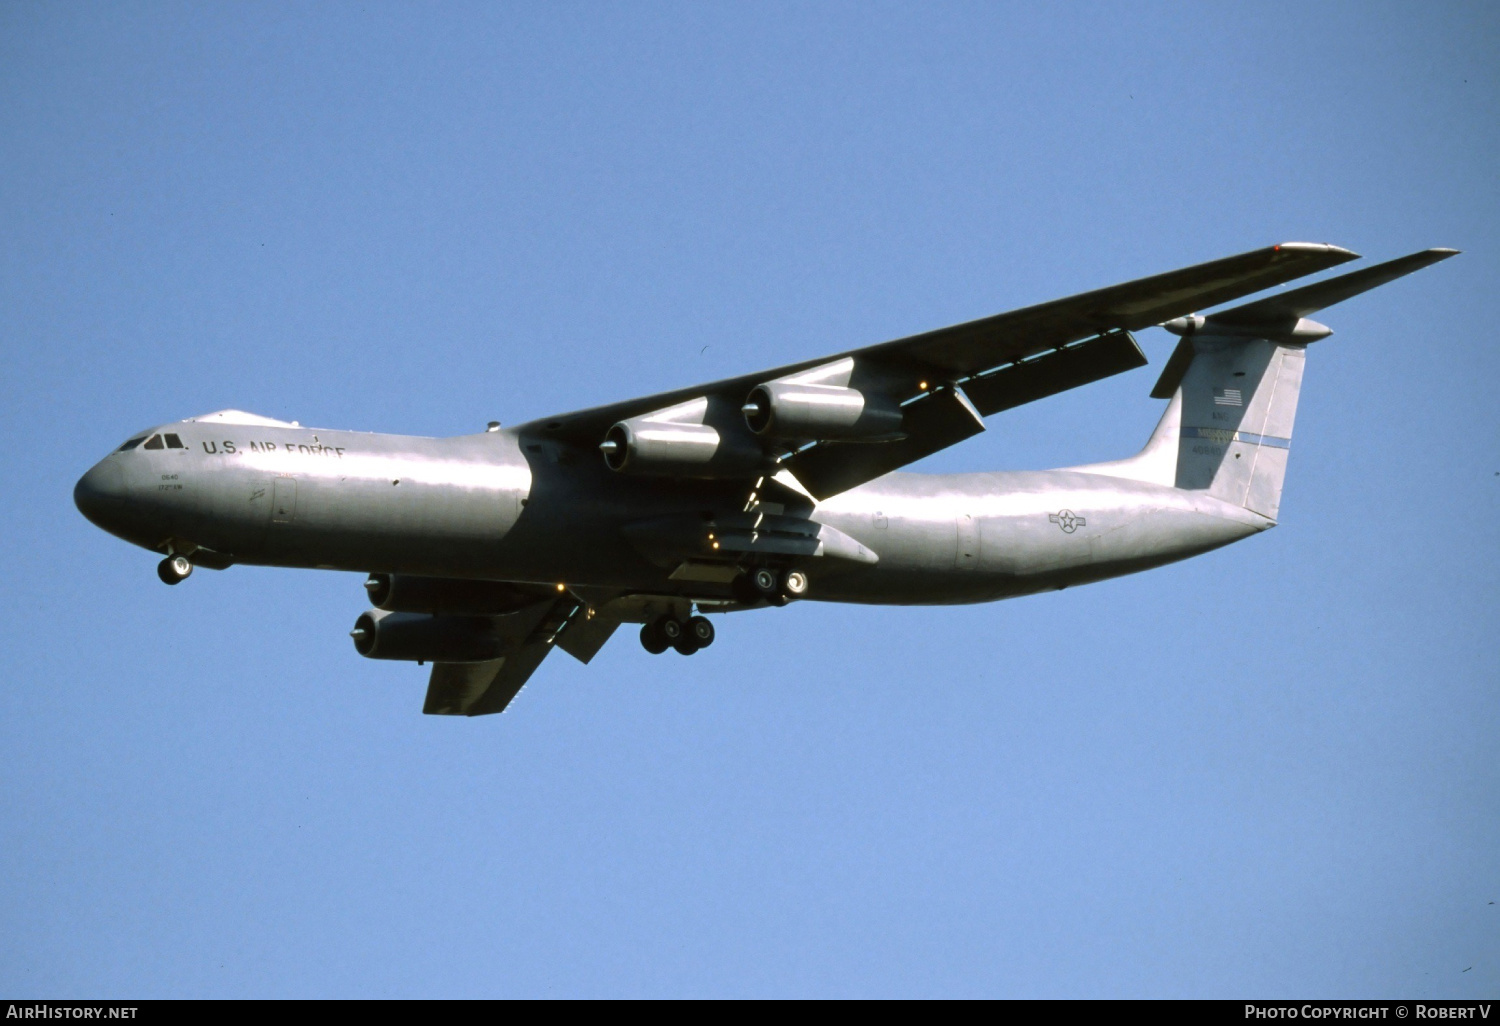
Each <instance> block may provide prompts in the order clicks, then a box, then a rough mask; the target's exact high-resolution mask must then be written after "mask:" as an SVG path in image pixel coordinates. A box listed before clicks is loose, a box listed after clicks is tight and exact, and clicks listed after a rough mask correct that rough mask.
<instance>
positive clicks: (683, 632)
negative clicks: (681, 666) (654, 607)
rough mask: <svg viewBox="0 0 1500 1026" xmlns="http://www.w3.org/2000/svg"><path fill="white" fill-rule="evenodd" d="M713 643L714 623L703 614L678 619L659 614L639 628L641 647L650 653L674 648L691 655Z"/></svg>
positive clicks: (658, 652)
mask: <svg viewBox="0 0 1500 1026" xmlns="http://www.w3.org/2000/svg"><path fill="white" fill-rule="evenodd" d="M713 643H714V625H713V624H711V623H709V622H708V618H707V617H704V616H693V617H689V618H688V619H686V620H678V619H676V618H674V617H670V616H659V617H657V618H656V619H655V620H652V621H651V622H650V623H648V624H646V625H645V626H644V627H642V628H641V647H642V648H644V649H645V650H646V651H647V652H650V653H651V654H652V655H661V654H662V653H663V652H665V651H666V650H667V649H669V648H675V649H676V650H677V651H678V652H679V653H681V654H682V655H692V654H693V653H694V652H696V651H698V650H699V649H703V648H707V647H708V646H709V645H712V644H713Z"/></svg>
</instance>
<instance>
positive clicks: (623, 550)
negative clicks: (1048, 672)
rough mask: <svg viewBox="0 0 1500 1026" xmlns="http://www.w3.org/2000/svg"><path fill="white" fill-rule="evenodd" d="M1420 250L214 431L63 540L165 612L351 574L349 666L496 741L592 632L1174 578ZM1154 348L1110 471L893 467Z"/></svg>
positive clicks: (139, 466)
mask: <svg viewBox="0 0 1500 1026" xmlns="http://www.w3.org/2000/svg"><path fill="white" fill-rule="evenodd" d="M1454 252H1455V251H1454V250H1449V249H1429V250H1425V251H1423V252H1420V253H1414V254H1412V255H1411V256H1407V257H1402V258H1401V259H1398V260H1392V261H1390V262H1388V263H1384V264H1380V265H1378V266H1374V267H1370V268H1367V269H1365V270H1362V271H1355V272H1353V273H1352V274H1345V275H1342V276H1339V277H1335V278H1331V279H1328V280H1325V281H1321V282H1318V283H1316V284H1313V285H1307V286H1304V287H1302V288H1298V289H1294V290H1291V291H1285V292H1279V293H1275V294H1272V295H1271V296H1270V297H1269V298H1264V299H1261V300H1258V301H1253V302H1250V303H1248V304H1245V305H1241V306H1236V307H1233V308H1231V309H1227V310H1223V311H1220V312H1217V313H1209V314H1206V315H1203V314H1200V313H1198V311H1202V310H1204V309H1207V308H1209V307H1212V306H1217V305H1220V304H1224V303H1228V302H1232V301H1234V300H1238V299H1241V298H1243V297H1245V296H1248V295H1251V294H1252V293H1255V292H1258V291H1261V290H1263V289H1267V288H1270V287H1273V286H1277V285H1281V284H1283V283H1285V282H1288V281H1291V280H1293V279H1295V278H1299V277H1302V276H1303V275H1306V274H1312V273H1315V272H1318V271H1323V270H1326V269H1328V268H1331V267H1334V266H1336V265H1338V264H1342V263H1344V262H1345V261H1349V260H1354V259H1357V254H1355V253H1351V252H1350V251H1348V250H1346V249H1341V248H1339V247H1337V246H1329V245H1318V244H1310V243H1284V244H1282V245H1279V246H1271V247H1268V248H1266V249H1259V250H1254V251H1252V252H1249V253H1243V254H1241V255H1239V256H1233V257H1228V258H1226V259H1223V260H1215V261H1212V262H1210V263H1205V264H1198V265H1196V266H1193V267H1187V268H1183V269H1182V270H1178V271H1172V272H1169V273H1167V274H1159V275H1156V276H1154V277H1150V278H1142V279H1140V280H1138V281H1132V282H1127V283H1126V284H1123V285H1115V286H1112V287H1110V288H1105V289H1099V290H1097V291H1094V292H1086V293H1083V294H1081V295H1077V296H1073V297H1070V298H1067V299H1060V300H1055V301H1053V302H1050V303H1042V304H1040V305H1037V306H1030V307H1026V308H1023V309H1020V310H1014V311H1011V312H1010V313H1003V314H999V315H996V316H994V317H988V318H985V319H983V320H977V321H971V322H968V323H966V324H959V325H955V326H953V327H949V328H943V329H940V330H938V331H931V332H927V333H926V334H922V335H915V336H912V337H910V338H904V339H899V340H897V341H894V342H886V343H883V344H881V345H874V346H869V347H866V348H863V349H856V350H852V351H850V352H846V353H841V354H839V355H836V356H829V357H823V358H820V359H813V360H806V361H803V362H802V363H797V364H792V365H791V366H786V367H778V368H775V369H773V370H768V371H762V372H761V373H758V374H747V375H743V376H741V377H736V378H729V379H727V380H724V381H716V382H713V383H711V384H707V385H698V386H694V387H692V388H683V389H679V390H677V391H674V392H666V393H662V394H660V395H653V396H647V397H645V398H642V399H631V400H628V401H626V402H620V403H614V404H611V405H608V406H599V407H595V408H593V409H587V410H582V411H579V412H576V413H566V414H562V415H560V416H556V417H547V418H544V419H542V420H536V421H532V422H530V423H527V424H522V425H520V426H519V427H515V428H506V429H501V428H500V426H499V425H498V424H492V425H491V429H490V430H488V431H485V432H483V433H480V434H474V435H465V436H461V437H457V438H413V437H407V436H399V435H381V434H365V433H357V432H349V431H333V430H327V429H322V428H319V429H313V428H304V427H301V426H299V425H298V424H297V423H295V422H287V421H281V420H273V419H271V418H269V417H260V416H255V415H253V414H249V413H242V412H239V411H236V410H225V411H222V412H219V413H211V414H207V415H205V416H201V417H190V418H188V419H187V420H183V421H178V422H175V423H171V424H163V425H160V426H158V427H154V428H149V429H147V430H144V431H141V432H138V433H136V434H134V435H132V436H131V437H130V438H129V439H128V440H127V441H126V442H125V443H124V444H123V445H121V446H120V447H119V448H118V449H116V450H115V451H114V452H113V453H111V454H110V455H108V456H106V457H105V458H104V459H103V460H102V461H100V462H99V463H98V464H97V465H96V466H95V467H94V468H93V469H91V470H90V471H89V472H88V473H87V474H85V475H84V476H83V478H82V479H81V480H80V481H79V482H78V486H77V488H76V489H75V491H74V499H75V501H76V503H77V505H78V508H79V509H80V510H81V511H82V512H83V514H84V515H85V516H87V517H88V518H89V519H90V520H91V521H93V522H94V523H95V524H97V525H99V526H100V527H102V528H104V529H105V530H107V531H109V532H111V533H113V534H116V535H118V536H119V537H121V538H124V539H126V540H127V541H130V542H133V543H135V544H137V545H140V546H142V547H144V548H147V549H151V550H154V551H156V552H159V553H161V554H162V555H163V556H164V557H165V558H164V559H162V561H161V563H160V565H159V567H158V573H159V574H160V576H161V579H162V580H163V581H165V582H167V583H168V584H176V583H178V582H180V581H182V580H184V579H185V578H187V577H188V575H189V574H191V573H192V572H193V568H194V567H197V566H202V567H207V568H211V569H216V570H222V569H224V568H226V567H229V566H231V565H233V564H235V563H246V564H258V565H269V566H283V567H308V568H317V569H329V570H354V571H361V572H365V573H368V574H369V577H368V580H367V581H366V588H367V589H368V591H369V598H370V602H371V603H372V604H373V605H374V606H375V608H374V609H371V610H369V611H368V612H366V613H363V614H362V615H361V616H360V617H359V618H358V620H357V622H356V623H355V626H354V630H353V632H352V634H353V637H354V644H355V647H356V648H357V649H358V651H359V652H360V654H362V655H365V656H369V657H371V658H375V659H400V660H408V661H412V662H418V663H429V662H430V663H432V664H433V665H432V671H431V677H430V679H429V683H428V687H427V700H426V704H425V706H424V711H425V712H429V713H446V714H464V715H470V716H474V715H480V714H483V713H493V712H500V711H501V710H503V709H504V708H505V707H506V706H507V705H508V704H509V702H510V701H511V699H512V698H513V697H514V696H515V694H516V693H517V692H518V691H519V690H520V689H521V687H522V686H523V685H524V684H525V683H526V680H527V679H528V678H529V677H530V676H531V674H532V673H533V672H534V671H535V670H536V668H537V667H538V666H539V665H540V664H541V662H542V660H543V659H544V658H545V657H546V655H547V653H549V652H550V651H552V649H553V648H554V647H556V648H561V649H562V650H563V651H565V652H568V653H569V654H570V655H572V656H574V657H576V658H578V659H580V660H582V661H583V662H585V663H587V662H588V661H589V660H590V659H591V658H593V656H594V654H595V653H596V652H598V651H599V649H600V648H601V647H602V646H603V645H604V644H605V642H607V641H608V640H609V638H610V637H611V635H613V634H614V632H615V630H616V629H617V628H618V627H619V626H620V625H621V624H622V623H638V624H641V625H642V626H641V631H640V637H641V643H642V644H643V645H644V646H645V648H646V649H647V650H648V651H650V652H653V653H661V652H664V651H666V650H667V649H668V648H672V649H675V650H676V651H678V652H680V653H682V654H684V655H690V654H692V653H694V652H696V651H698V650H700V649H702V648H705V647H707V646H708V645H709V644H711V643H712V642H713V639H714V627H713V624H712V622H711V621H710V620H709V619H708V618H707V617H705V616H704V615H703V614H704V613H727V612H735V611H738V610H748V609H756V608H763V607H768V606H785V605H787V604H788V603H789V602H792V601H794V600H798V599H816V600H822V601H828V602H859V603H892V604H905V605H911V604H938V603H961V602H989V601H992V600H995V599H1002V598H1012V597H1015V596H1018V595H1027V594H1032V593H1035V592H1040V591H1046V590H1050V589H1056V588H1062V587H1067V586H1070V585H1076V584H1084V583H1087V582H1090V581H1098V580H1103V579H1105V578H1108V577H1115V576H1118V575H1120V574H1126V573H1132V572H1134V571H1137V570H1145V569H1148V568H1151V567H1155V566H1161V565H1162V564H1164V563H1170V562H1172V561H1174V560H1179V559H1185V558H1187V557H1189V556H1194V555H1198V554H1200V553H1203V552H1207V551H1209V550H1211V549H1215V548H1218V547H1220V546H1222V545H1227V544H1228V543H1230V542H1233V541H1237V540H1239V539H1241V538H1245V537H1248V536H1250V535H1253V534H1257V533H1259V532H1261V531H1264V530H1266V529H1267V528H1269V527H1273V526H1275V524H1276V518H1277V511H1278V507H1279V506H1280V503H1281V487H1282V481H1283V479H1284V477H1285V474H1286V466H1287V454H1288V448H1289V446H1290V443H1291V437H1292V422H1293V418H1294V417H1295V415H1296V412H1297V400H1298V396H1299V394H1300V392H1301V388H1302V371H1303V364H1304V359H1305V355H1306V351H1307V347H1308V346H1309V345H1310V344H1311V343H1313V342H1316V341H1318V340H1319V339H1322V338H1325V337H1326V336H1328V335H1329V334H1331V332H1330V330H1329V329H1328V328H1326V327H1324V326H1323V325H1321V324H1319V323H1317V322H1315V321H1312V320H1309V319H1308V318H1309V317H1310V316H1311V315H1312V314H1314V313H1316V312H1317V311H1319V310H1321V309H1323V308H1324V307H1327V306H1330V305H1332V304H1334V303H1338V302H1340V301H1342V300H1345V299H1348V298H1349V297H1351V296H1354V295H1357V294H1358V293H1360V292H1363V291H1365V290H1367V289H1370V288H1374V287H1375V286H1377V285H1381V284H1384V283H1386V282H1388V281H1391V280H1392V279H1395V278H1398V277H1400V276H1402V275H1404V274H1408V273H1410V272H1412V271H1415V270H1417V269H1419V268H1422V267H1426V266H1427V265H1429V264H1432V263H1436V262H1437V261H1439V260H1443V259H1446V258H1447V257H1450V256H1452V255H1454ZM1155 325H1160V326H1161V327H1164V328H1166V329H1167V330H1168V331H1171V332H1174V333H1175V334H1177V335H1180V336H1181V341H1179V342H1178V344H1177V348H1176V350H1175V351H1174V352H1173V354H1172V356H1171V358H1170V359H1169V360H1168V361H1167V364H1166V367H1165V368H1164V370H1163V371H1162V374H1161V377H1160V378H1159V379H1158V381H1157V383H1156V387H1155V388H1154V389H1153V390H1152V392H1151V394H1152V396H1153V397H1155V398H1158V399H1166V400H1168V403H1167V408H1166V412H1165V413H1164V414H1163V415H1162V418H1161V422H1160V423H1159V424H1158V425H1157V427H1156V430H1155V431H1154V432H1153V433H1152V435H1151V437H1150V439H1149V440H1148V441H1147V442H1146V446H1145V448H1143V449H1142V450H1141V451H1140V452H1139V453H1137V454H1136V455H1135V456H1132V457H1130V458H1128V459H1122V460H1119V461H1116V462H1112V463H1099V464H1093V465H1090V466H1080V467H1070V468H1068V469H1064V470H1050V471H1036V472H1024V473H1016V472H1013V473H1003V472H994V473H972V474H916V473H904V472H900V468H901V467H904V466H906V465H907V464H909V463H912V462H914V461H916V460H919V459H921V458H923V457H924V456H928V455H930V454H932V453H934V452H937V451H938V450H940V449H943V448H946V447H947V446H950V445H953V444H955V443H957V442H961V441H963V440H964V439H966V438H970V437H972V436H973V435H976V434H978V433H979V432H981V431H983V430H984V418H985V417H987V416H989V415H991V414H995V413H998V412H1000V411H1002V410H1008V409H1011V408H1012V407H1016V406H1020V405H1021V404H1023V403H1028V402H1031V401H1033V400H1035V399H1040V398H1043V397H1045V396H1049V395H1054V394H1056V393H1058V392H1061V391H1064V390H1066V389H1070V388H1076V387H1078V386H1080V385H1086V384H1089V383H1090V382H1094V381H1098V380H1100V379H1102V378H1105V377H1108V376H1110V375H1113V374H1118V373H1120V372H1122V371H1127V370H1131V369H1133V368H1135V367H1139V366H1142V365H1144V364H1145V363H1146V359H1145V357H1144V356H1143V355H1142V354H1141V350H1140V348H1139V346H1138V345H1137V344H1136V341H1135V338H1134V337H1133V336H1132V334H1131V332H1133V331H1138V330H1140V329H1143V328H1146V327H1150V326H1155Z"/></svg>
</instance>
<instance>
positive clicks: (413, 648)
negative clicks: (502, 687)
mask: <svg viewBox="0 0 1500 1026" xmlns="http://www.w3.org/2000/svg"><path fill="white" fill-rule="evenodd" d="M349 636H350V637H352V638H353V639H354V648H355V650H356V651H357V652H359V654H360V655H362V656H366V657H368V658H370V659H402V660H406V661H408V662H413V661H417V660H422V661H426V662H434V663H482V662H485V661H486V660H489V659H499V658H500V657H501V656H503V655H505V654H506V652H507V651H508V650H509V649H511V648H513V647H514V645H515V639H514V638H508V637H505V636H504V635H502V634H500V633H499V632H498V631H496V629H495V623H494V621H493V620H491V619H489V618H487V617H482V616H429V615H427V614H425V613H387V612H385V611H384V610H382V609H372V610H370V611H369V612H366V613H361V614H360V616H359V619H358V620H356V621H354V630H352V631H350V632H349Z"/></svg>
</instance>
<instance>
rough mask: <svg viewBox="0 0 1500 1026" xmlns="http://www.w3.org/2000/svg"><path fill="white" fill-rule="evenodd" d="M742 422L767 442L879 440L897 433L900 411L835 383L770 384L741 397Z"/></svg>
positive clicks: (884, 400) (890, 403)
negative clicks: (742, 401)
mask: <svg viewBox="0 0 1500 1026" xmlns="http://www.w3.org/2000/svg"><path fill="white" fill-rule="evenodd" d="M743 412H744V414H745V423H746V424H748V425H749V427H750V430H751V431H753V432H755V433H756V434H757V435H762V436H765V437H770V438H788V439H816V440H820V441H821V440H825V439H826V440H834V439H845V440H865V441H877V440H880V439H886V438H897V437H900V435H901V407H900V405H898V404H897V403H896V402H895V401H893V400H892V399H890V398H889V397H887V396H883V395H878V394H872V393H868V392H861V391H860V390H859V389H856V388H841V387H839V386H837V385H799V384H793V383H790V382H786V381H769V382H766V383H765V384H763V385H756V386H755V387H754V388H752V389H751V390H750V394H749V395H748V396H747V397H746V398H745V405H744V408H743Z"/></svg>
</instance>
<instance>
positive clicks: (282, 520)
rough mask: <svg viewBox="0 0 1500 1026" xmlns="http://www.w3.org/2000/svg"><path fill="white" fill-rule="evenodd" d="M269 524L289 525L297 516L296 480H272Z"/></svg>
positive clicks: (285, 478)
mask: <svg viewBox="0 0 1500 1026" xmlns="http://www.w3.org/2000/svg"><path fill="white" fill-rule="evenodd" d="M271 480H272V484H271V489H272V491H271V523H273V524H290V523H291V522H292V521H293V520H294V519H295V518H296V516H297V479H296V478H295V477H277V478H272V479H271Z"/></svg>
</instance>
